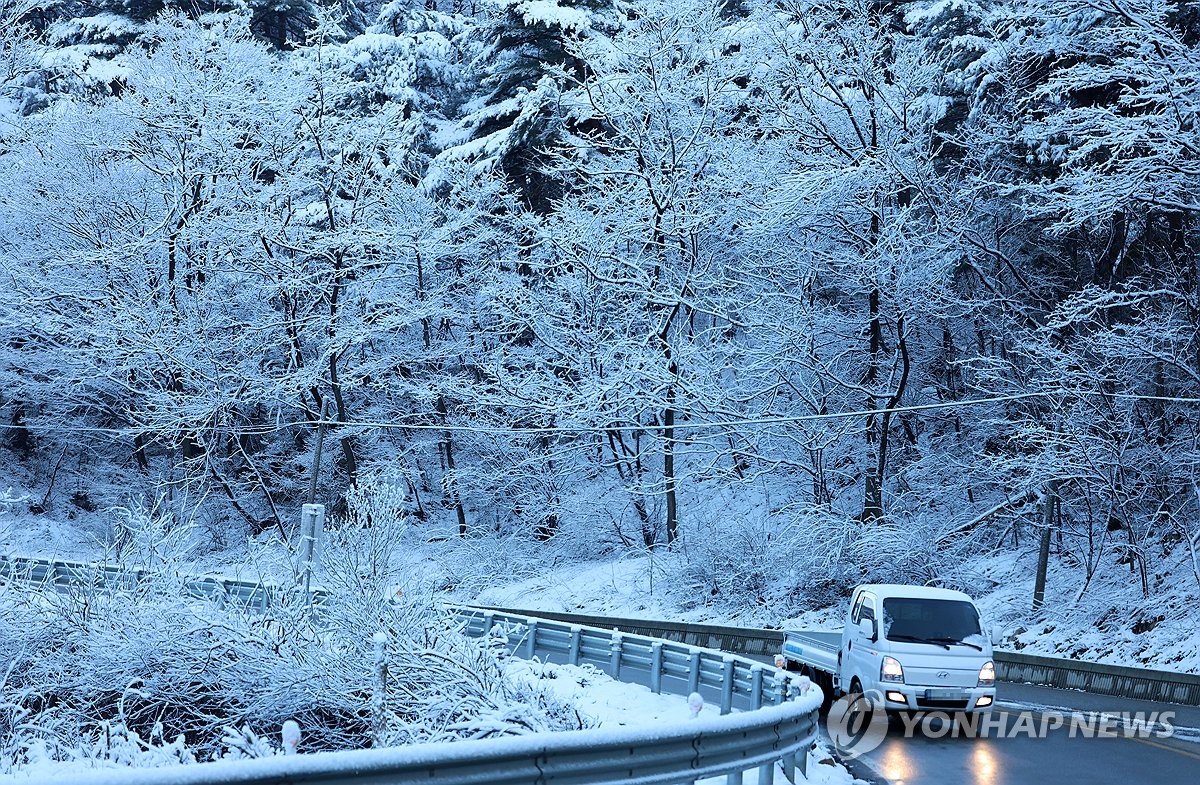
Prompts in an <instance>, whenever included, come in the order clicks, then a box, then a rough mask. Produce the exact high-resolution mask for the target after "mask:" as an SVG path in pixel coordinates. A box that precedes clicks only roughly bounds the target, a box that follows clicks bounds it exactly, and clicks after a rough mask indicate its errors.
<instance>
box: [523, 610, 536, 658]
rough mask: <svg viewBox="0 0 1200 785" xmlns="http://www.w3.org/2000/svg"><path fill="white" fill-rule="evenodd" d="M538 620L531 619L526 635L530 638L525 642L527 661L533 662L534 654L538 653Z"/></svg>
mask: <svg viewBox="0 0 1200 785" xmlns="http://www.w3.org/2000/svg"><path fill="white" fill-rule="evenodd" d="M537 631H538V623H537V619H530V620H529V625H528V630H527V632H526V634H527V635H528V636H529V637H528V638H526V640H525V659H527V660H532V659H533V655H534V653H535V652H536V651H537Z"/></svg>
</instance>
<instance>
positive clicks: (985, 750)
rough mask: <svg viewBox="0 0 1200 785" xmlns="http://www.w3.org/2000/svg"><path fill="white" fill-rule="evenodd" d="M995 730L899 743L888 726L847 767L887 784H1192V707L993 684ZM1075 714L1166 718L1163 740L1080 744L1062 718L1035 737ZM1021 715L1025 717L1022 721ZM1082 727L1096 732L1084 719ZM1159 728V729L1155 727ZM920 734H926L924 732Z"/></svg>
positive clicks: (1198, 745)
mask: <svg viewBox="0 0 1200 785" xmlns="http://www.w3.org/2000/svg"><path fill="white" fill-rule="evenodd" d="M997 689H998V700H997V708H996V710H995V711H994V712H993V714H994V716H993V719H992V722H993V725H994V726H999V727H1002V728H1003V732H997V731H996V730H994V729H993V730H992V731H991V732H989V733H988V734H987V735H988V738H964V737H961V736H960V737H959V738H953V737H952V736H951V735H950V732H949V730H950V729H949V728H948V727H946V728H943V726H942V725H940V724H939V723H932V722H931V723H930V724H929V725H928V727H925V726H919V727H917V729H916V731H915V733H913V734H910V735H909V737H907V738H906V737H905V736H906V734H905V725H904V722H902V721H901V720H899V719H893V720H892V721H891V724H890V726H889V729H888V735H887V736H886V737H885V738H884V740H883V742H882V744H880V746H879V747H878V748H876V749H875V750H873V751H871V752H869V753H867V754H865V755H863V756H862V757H860V758H858V759H857V760H851V761H847V763H848V766H849V768H850V771H851V773H853V774H854V775H855V776H856V777H860V778H862V779H866V780H869V781H872V782H876V783H890V785H929V784H931V783H948V784H949V785H1034V784H1035V783H1036V784H1037V785H1042V783H1054V785H1076V784H1078V785H1085V784H1086V785H1104V784H1106V783H1112V784H1113V785H1141V784H1142V783H1146V784H1147V785H1150V784H1151V783H1153V784H1155V785H1158V784H1159V783H1161V784H1162V785H1176V783H1179V784H1180V785H1193V784H1194V783H1200V707H1195V706H1178V705H1173V704H1161V703H1151V702H1148V701H1133V700H1126V699H1122V698H1109V697H1106V696H1102V695H1091V694H1088V693H1081V692H1073V691H1066V690H1055V689H1050V688H1047V687H1034V686H1030V685H1020V684H1004V683H1002V684H1000V685H999V687H998V688H997ZM1070 710H1077V711H1082V712H1102V713H1105V714H1108V715H1115V716H1119V715H1120V714H1121V713H1122V712H1144V713H1147V714H1148V713H1151V712H1167V711H1170V712H1174V716H1173V717H1168V718H1167V719H1168V721H1169V722H1170V723H1171V724H1172V725H1173V726H1174V731H1173V733H1172V735H1171V736H1170V737H1167V738H1162V737H1158V736H1152V737H1150V738H1135V737H1126V736H1125V735H1124V734H1123V733H1122V732H1121V731H1120V729H1119V727H1118V726H1116V725H1115V724H1113V723H1109V724H1108V725H1107V726H1106V727H1107V728H1108V729H1109V730H1110V731H1111V732H1115V734H1116V735H1115V737H1104V738H1101V737H1099V735H1096V736H1092V737H1091V738H1086V737H1084V735H1083V728H1082V727H1080V726H1077V727H1076V729H1075V734H1074V737H1072V734H1071V733H1070V721H1069V720H1068V722H1067V724H1066V725H1065V726H1064V727H1062V728H1059V729H1056V730H1049V732H1048V733H1046V734H1045V735H1044V737H1042V738H1038V737H1037V736H1038V735H1039V734H1038V733H1037V731H1038V730H1039V729H1040V728H1039V726H1040V725H1041V724H1042V723H1043V718H1045V720H1044V721H1045V723H1046V725H1047V727H1050V726H1052V725H1053V721H1052V717H1054V716H1055V715H1056V714H1057V713H1058V712H1062V711H1070ZM1022 713H1027V715H1028V716H1027V718H1025V719H1023V718H1022ZM1081 723H1082V724H1083V726H1090V727H1093V728H1100V727H1102V726H1101V724H1100V721H1099V720H1093V719H1089V718H1087V717H1086V715H1085V717H1084V718H1083V719H1082V720H1081ZM1158 730H1159V731H1161V730H1163V728H1162V726H1159V727H1158ZM925 731H928V732H925Z"/></svg>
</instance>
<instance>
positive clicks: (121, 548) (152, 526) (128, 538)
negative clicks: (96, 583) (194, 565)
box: [106, 504, 196, 570]
mask: <svg viewBox="0 0 1200 785" xmlns="http://www.w3.org/2000/svg"><path fill="white" fill-rule="evenodd" d="M110 512H111V513H112V515H113V527H112V532H111V536H110V539H109V541H108V543H106V544H107V546H108V551H109V554H110V556H111V557H112V559H113V560H114V561H116V562H117V563H118V564H121V565H124V566H126V567H137V568H141V569H146V570H164V569H172V568H174V567H175V566H176V565H180V564H185V563H186V562H187V560H188V557H189V556H190V555H191V554H192V552H193V551H194V550H195V548H196V531H195V530H196V527H195V526H193V525H192V524H191V523H188V522H185V521H180V520H179V519H178V518H177V517H176V516H175V514H174V513H172V512H171V511H170V510H168V509H166V508H165V505H161V506H160V505H156V506H153V507H145V506H142V505H138V504H133V505H130V506H129V507H116V508H113V509H112V510H110Z"/></svg>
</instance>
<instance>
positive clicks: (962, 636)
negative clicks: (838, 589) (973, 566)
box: [837, 584, 996, 712]
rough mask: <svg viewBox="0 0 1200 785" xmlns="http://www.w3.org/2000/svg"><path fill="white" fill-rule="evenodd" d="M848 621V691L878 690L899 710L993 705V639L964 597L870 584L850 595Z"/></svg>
mask: <svg viewBox="0 0 1200 785" xmlns="http://www.w3.org/2000/svg"><path fill="white" fill-rule="evenodd" d="M845 621H846V623H845V627H844V628H843V629H842V637H841V644H840V646H839V647H838V663H837V670H838V673H837V676H838V680H837V681H838V682H839V683H840V686H841V687H842V688H843V689H845V690H846V691H848V692H870V691H872V690H878V694H879V695H880V696H881V698H882V700H883V702H884V706H885V707H886V708H887V709H888V710H894V711H903V710H909V711H927V710H929V711H931V710H941V711H951V712H960V711H961V712H978V711H986V710H990V709H991V707H992V704H993V703H994V701H995V699H996V673H995V668H994V665H993V663H992V642H991V640H990V635H989V633H988V631H987V630H986V629H985V628H984V626H983V623H982V622H981V621H980V617H979V611H978V609H977V608H976V607H975V603H974V602H972V601H971V598H970V597H969V596H967V595H966V594H964V593H962V592H959V591H953V590H950V589H936V588H930V587H926V586H903V585H898V584H867V585H863V586H859V587H858V588H856V589H855V590H854V593H853V594H852V595H851V598H850V606H849V608H848V609H847V611H846V620H845Z"/></svg>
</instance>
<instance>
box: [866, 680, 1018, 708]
mask: <svg viewBox="0 0 1200 785" xmlns="http://www.w3.org/2000/svg"><path fill="white" fill-rule="evenodd" d="M881 688H882V690H883V696H884V706H885V707H886V708H887V709H889V710H894V711H967V712H975V711H989V710H990V709H991V708H992V706H993V705H995V702H996V688H995V687H925V686H923V685H912V684H888V685H881Z"/></svg>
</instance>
